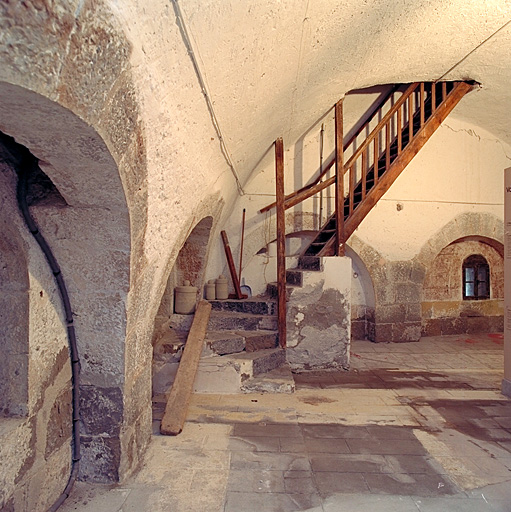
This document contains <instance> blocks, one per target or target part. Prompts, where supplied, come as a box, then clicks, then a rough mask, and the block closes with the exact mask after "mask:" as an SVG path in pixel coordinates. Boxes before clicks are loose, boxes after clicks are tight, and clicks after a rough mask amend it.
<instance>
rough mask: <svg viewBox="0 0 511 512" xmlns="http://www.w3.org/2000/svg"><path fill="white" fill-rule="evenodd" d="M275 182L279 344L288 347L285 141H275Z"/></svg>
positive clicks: (280, 139) (279, 139)
mask: <svg viewBox="0 0 511 512" xmlns="http://www.w3.org/2000/svg"><path fill="white" fill-rule="evenodd" d="M275 182H276V198H277V297H278V304H277V308H278V310H277V318H278V328H279V344H280V346H281V347H282V348H285V347H286V217H285V215H286V209H285V205H284V202H285V197H284V142H283V140H282V138H281V137H279V138H278V139H277V140H276V141H275Z"/></svg>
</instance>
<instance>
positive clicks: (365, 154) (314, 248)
mask: <svg viewBox="0 0 511 512" xmlns="http://www.w3.org/2000/svg"><path fill="white" fill-rule="evenodd" d="M472 88H473V85H472V84H470V83H467V82H437V83H434V82H428V83H424V82H421V83H419V82H417V83H413V84H411V85H409V86H408V87H407V89H406V90H405V91H404V92H403V93H402V94H401V96H400V97H399V98H398V99H397V100H395V98H394V97H393V95H394V93H395V90H393V91H391V94H390V95H388V96H387V97H386V98H385V99H384V101H383V102H382V103H381V104H380V106H379V108H378V109H377V111H376V112H375V113H374V114H373V115H372V116H371V118H370V120H372V119H373V118H374V117H375V115H376V113H378V112H380V115H381V120H380V121H379V122H378V124H377V125H376V126H375V127H374V128H373V129H372V130H371V132H370V134H369V135H368V136H367V137H366V139H365V140H364V141H363V142H362V143H361V144H360V145H359V146H358V148H357V149H356V150H355V151H354V152H353V154H352V155H351V156H350V157H349V158H348V159H347V161H346V163H345V164H344V165H343V166H342V169H340V170H338V173H339V174H341V175H342V176H344V180H343V185H344V187H343V189H344V198H345V199H344V208H343V214H344V215H343V216H342V217H343V219H344V233H343V239H342V240H340V243H341V244H344V243H345V242H346V240H347V239H348V238H349V237H350V235H351V234H352V233H353V232H354V231H355V229H356V228H357V227H358V225H359V224H360V223H361V222H362V220H363V219H364V217H365V216H366V215H367V214H368V213H369V211H370V210H371V209H372V208H373V207H374V205H375V204H376V203H377V202H378V200H379V199H380V198H381V197H382V196H383V195H384V194H385V192H386V191H387V190H388V189H389V187H390V185H392V183H393V182H394V181H395V179H396V178H397V177H398V176H399V174H401V172H402V171H403V169H404V168H405V167H406V166H407V165H408V164H409V163H410V161H411V160H412V159H413V157H414V156H415V155H416V154H417V153H418V152H419V150H420V149H421V148H422V146H424V144H425V143H426V141H427V140H428V139H429V138H430V137H431V135H432V134H433V133H434V132H435V131H436V129H437V128H438V127H439V126H440V124H441V123H442V121H443V120H444V119H445V118H446V117H447V116H448V115H449V113H450V112H451V111H452V109H453V108H454V107H455V106H456V105H457V104H458V102H459V101H460V100H461V98H462V97H463V96H464V95H465V94H466V93H467V92H469V91H470V90H471V89H472ZM389 101H390V102H394V103H393V104H392V105H391V106H389V105H388V102H389ZM369 122H370V121H368V122H366V123H365V124H364V125H363V126H362V127H361V128H360V129H359V130H357V132H358V133H362V132H363V130H364V129H367V127H368V126H369ZM336 124H337V125H339V124H342V121H340V122H339V121H338V122H337V123H336ZM336 135H337V134H336ZM336 139H338V137H336ZM352 142H353V141H352V140H351V139H350V141H348V143H347V144H345V145H344V148H345V152H346V147H347V146H349V145H350V143H352ZM344 158H345V156H344ZM334 162H335V155H334V158H333V159H331V161H329V165H330V167H331V166H332V164H333V163H334ZM375 163H376V165H375ZM327 165H328V164H327ZM330 167H329V168H330ZM336 174H337V173H336ZM320 179H321V178H320ZM337 181H338V182H339V181H341V180H337ZM335 183H336V175H334V176H331V177H329V178H327V179H325V180H323V181H320V182H317V183H314V184H311V185H309V186H308V187H304V188H302V189H300V190H299V191H297V192H295V193H293V194H290V195H288V196H286V200H285V202H284V207H285V209H288V208H291V207H293V206H296V205H297V204H299V203H301V202H302V201H304V200H306V199H308V198H310V197H312V196H313V195H315V194H316V193H318V192H320V191H321V190H324V189H326V188H328V187H331V186H332V185H334V184H335ZM273 206H274V203H272V204H271V205H268V206H267V207H265V208H263V209H262V210H261V212H263V211H267V210H268V209H270V208H272V207H273ZM335 217H336V212H334V214H333V215H332V216H331V217H330V218H329V219H328V220H327V221H326V223H325V224H324V225H323V227H322V228H321V230H320V231H319V233H318V235H317V236H316V238H315V239H314V240H313V241H312V243H311V244H310V246H309V247H308V248H307V249H306V250H305V252H304V254H303V255H304V256H329V255H333V254H334V253H336V245H337V242H336V233H337V223H336V220H335Z"/></svg>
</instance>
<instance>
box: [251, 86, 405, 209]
mask: <svg viewBox="0 0 511 512" xmlns="http://www.w3.org/2000/svg"><path fill="white" fill-rule="evenodd" d="M398 89H399V85H394V86H393V87H391V89H390V90H389V91H388V92H387V94H386V95H385V96H384V97H383V99H382V100H381V101H380V102H378V104H377V105H376V106H375V107H374V108H373V110H372V111H371V113H370V114H369V115H368V116H367V118H366V120H365V121H364V122H363V123H362V124H361V125H360V126H359V127H358V128H357V129H356V130H355V133H354V134H353V135H352V136H351V137H350V138H349V139H348V141H347V142H346V143H345V144H344V151H346V150H347V149H348V148H349V147H350V146H351V145H352V144H353V142H354V141H355V139H356V138H357V137H358V136H359V135H360V134H361V133H362V130H363V129H364V128H366V126H367V125H368V124H369V123H370V122H371V121H372V120H373V119H374V116H375V115H376V114H377V113H378V112H379V111H380V109H381V108H382V106H383V105H385V103H387V101H388V100H389V99H390V97H391V96H392V95H393V94H394V93H395V92H396V91H397V90H398ZM334 108H335V107H334ZM335 158H336V154H335V152H334V154H333V155H332V156H331V157H330V159H329V160H327V162H326V163H325V164H324V166H323V170H322V171H321V172H320V174H319V175H318V176H316V178H314V180H313V181H312V183H309V184H308V185H305V186H303V187H302V188H299V189H298V190H295V191H294V192H291V193H290V194H288V195H287V196H285V203H286V209H287V208H291V207H290V206H287V202H288V201H289V200H291V199H292V198H293V197H295V196H297V195H299V194H301V193H302V192H305V191H307V190H309V189H311V188H312V187H314V186H315V185H317V184H318V183H319V182H320V181H321V178H323V177H324V176H325V175H326V174H327V173H328V171H329V170H330V169H331V168H332V167H333V165H334V163H335ZM320 190H323V189H320ZM315 193H316V192H314V194H315ZM299 202H301V201H299ZM295 204H298V203H294V204H293V206H294V205H295ZM276 205H277V202H276V201H274V202H273V203H271V204H269V205H267V206H265V207H264V208H261V209H260V210H259V213H265V212H267V211H269V210H271V209H272V208H274V207H275V206H276Z"/></svg>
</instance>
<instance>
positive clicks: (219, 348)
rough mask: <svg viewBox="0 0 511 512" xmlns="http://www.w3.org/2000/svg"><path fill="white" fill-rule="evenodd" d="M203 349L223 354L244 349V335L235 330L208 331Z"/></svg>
mask: <svg viewBox="0 0 511 512" xmlns="http://www.w3.org/2000/svg"><path fill="white" fill-rule="evenodd" d="M205 341H206V345H205V350H206V349H209V350H210V351H211V352H213V353H215V354H218V355H219V356H223V355H226V354H235V353H236V352H243V351H244V350H245V337H244V336H242V335H241V334H238V333H237V332H235V331H208V333H207V334H206V340H205Z"/></svg>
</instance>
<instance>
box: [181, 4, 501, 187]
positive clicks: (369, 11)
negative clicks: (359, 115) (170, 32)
mask: <svg viewBox="0 0 511 512" xmlns="http://www.w3.org/2000/svg"><path fill="white" fill-rule="evenodd" d="M179 7H180V9H181V12H182V16H183V20H184V23H185V25H186V27H187V30H188V33H189V36H190V42H191V46H192V48H193V51H194V54H195V57H196V59H197V63H198V67H199V69H200V73H201V74H202V77H203V79H204V81H205V84H206V87H207V91H208V94H209V96H210V98H211V102H212V105H213V109H214V112H215V114H216V116H217V119H218V122H219V126H220V129H221V131H222V133H223V136H224V138H225V142H226V145H227V149H228V151H229V153H230V155H231V157H232V160H233V162H234V165H235V167H236V170H237V172H238V173H239V175H240V177H241V180H242V182H245V181H246V180H247V179H248V177H249V176H250V174H251V173H252V172H253V171H254V170H256V168H257V164H258V162H259V160H260V159H261V158H262V156H263V155H264V154H265V152H266V151H267V149H268V148H269V147H270V146H271V143H272V142H273V140H274V139H275V138H276V137H278V136H283V137H284V140H285V143H286V144H287V145H289V144H291V143H293V142H295V141H296V140H297V139H298V138H299V137H300V136H301V135H303V134H304V133H305V132H306V131H307V130H308V129H309V128H310V127H311V126H312V125H313V124H314V123H315V122H316V121H317V120H318V119H320V118H321V116H323V115H324V113H325V112H326V111H327V110H329V108H330V107H331V106H332V105H333V104H334V103H335V102H336V101H337V100H338V99H339V98H340V97H342V96H343V95H344V94H346V93H348V92H349V91H352V90H354V89H360V88H364V87H369V86H372V85H377V84H389V83H398V82H412V81H418V80H424V81H428V80H437V79H445V80H458V79H473V80H476V81H478V82H479V83H481V85H482V87H481V89H479V90H477V91H476V92H472V93H471V94H470V95H469V96H468V97H466V98H464V100H463V101H462V102H461V104H460V105H458V107H457V108H456V110H455V112H454V115H455V116H456V117H458V118H461V119H463V120H466V121H468V122H470V123H473V124H476V125H479V126H481V127H483V128H485V129H486V130H488V131H490V132H492V133H493V134H494V135H495V136H496V137H498V138H500V139H502V140H504V141H505V142H507V143H511V121H510V120H509V119H510V114H511V57H510V53H511V23H510V21H511V0H281V1H278V0H252V1H249V0H179Z"/></svg>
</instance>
